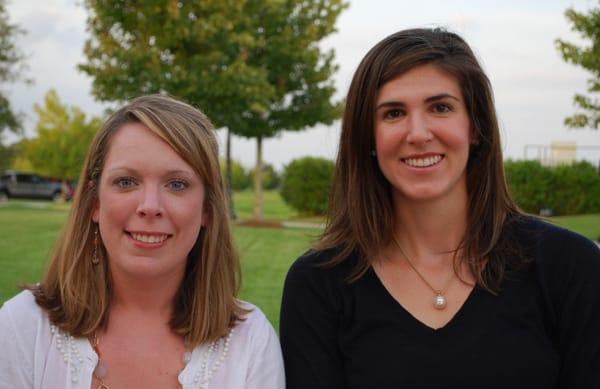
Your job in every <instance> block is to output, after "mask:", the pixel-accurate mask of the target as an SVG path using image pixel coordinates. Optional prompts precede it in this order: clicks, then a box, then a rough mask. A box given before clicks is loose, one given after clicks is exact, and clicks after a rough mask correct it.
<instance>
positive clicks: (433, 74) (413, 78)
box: [377, 64, 462, 103]
mask: <svg viewBox="0 0 600 389" xmlns="http://www.w3.org/2000/svg"><path fill="white" fill-rule="evenodd" d="M444 93H446V94H450V95H453V96H455V97H457V98H461V97H462V92H461V88H460V84H459V82H458V79H457V78H456V77H455V76H453V75H451V74H450V73H448V72H447V71H444V70H442V69H440V68H439V67H438V66H435V65H432V64H425V65H419V66H416V67H414V68H412V69H410V70H408V71H406V72H404V73H401V74H400V75H398V76H396V77H394V78H392V79H391V80H389V81H388V82H386V83H385V84H383V85H382V86H381V88H379V91H378V93H377V103H381V102H383V100H387V99H410V98H417V99H421V98H427V97H429V96H434V95H440V94H444Z"/></svg>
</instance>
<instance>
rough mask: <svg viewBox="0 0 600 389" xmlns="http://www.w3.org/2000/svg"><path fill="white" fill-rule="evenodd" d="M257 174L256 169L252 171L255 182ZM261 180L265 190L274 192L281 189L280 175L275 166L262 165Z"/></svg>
mask: <svg viewBox="0 0 600 389" xmlns="http://www.w3.org/2000/svg"><path fill="white" fill-rule="evenodd" d="M255 172H256V170H255V169H252V171H251V172H250V175H251V176H252V180H254V175H255ZM261 180H262V187H263V189H267V190H272V189H277V188H278V187H279V182H280V177H279V173H277V171H276V170H275V168H274V167H273V165H271V164H269V163H265V164H263V165H262V173H261Z"/></svg>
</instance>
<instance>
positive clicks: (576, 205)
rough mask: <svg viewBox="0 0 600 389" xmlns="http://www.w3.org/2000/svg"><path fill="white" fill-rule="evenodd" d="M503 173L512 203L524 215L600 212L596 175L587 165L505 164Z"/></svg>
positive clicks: (523, 162) (508, 162) (599, 187)
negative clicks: (521, 210) (504, 172)
mask: <svg viewBox="0 0 600 389" xmlns="http://www.w3.org/2000/svg"><path fill="white" fill-rule="evenodd" d="M504 170H505V171H506V179H507V181H508V186H509V188H510V192H511V194H512V196H513V199H514V200H515V202H516V203H517V204H518V205H519V207H521V208H522V209H523V210H525V211H526V212H530V213H535V214H539V213H545V212H549V213H551V214H553V215H576V214H582V213H598V212H600V174H599V173H600V172H599V171H598V169H597V168H596V167H594V166H593V165H592V164H590V163H589V162H577V163H574V164H572V165H561V166H556V167H548V166H542V165H541V164H540V163H539V162H538V161H511V160H508V161H506V162H505V163H504Z"/></svg>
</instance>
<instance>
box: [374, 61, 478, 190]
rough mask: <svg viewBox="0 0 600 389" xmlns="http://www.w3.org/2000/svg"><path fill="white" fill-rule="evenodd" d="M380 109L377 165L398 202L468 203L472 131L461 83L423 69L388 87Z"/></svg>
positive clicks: (379, 97)
mask: <svg viewBox="0 0 600 389" xmlns="http://www.w3.org/2000/svg"><path fill="white" fill-rule="evenodd" d="M375 107H376V108H375V120H374V123H375V148H376V153H377V162H378V163H379V167H380V169H381V171H382V172H383V174H384V176H385V177H386V178H387V180H388V181H389V182H390V184H391V185H392V186H393V188H394V195H395V197H396V198H398V197H399V198H400V199H402V200H403V201H406V200H409V201H429V200H435V199H441V198H445V199H447V200H451V201H452V200H464V199H466V196H467V192H466V166H467V160H468V157H469V145H470V142H471V129H470V127H471V126H470V120H469V116H468V113H467V108H466V105H465V102H464V100H463V96H462V93H461V89H460V86H459V84H458V82H457V80H456V79H455V78H454V77H452V76H450V75H448V74H447V73H445V72H442V71H440V70H439V69H438V68H436V67H435V66H433V65H429V64H427V65H422V66H418V67H415V68H413V69H411V70H409V71H408V72H406V73H404V74H402V75H400V76H399V77H397V78H395V79H393V80H391V81H389V82H387V83H386V84H384V85H383V86H382V87H381V89H380V90H379V94H378V95H377V100H376V105H375ZM463 197H464V198H463Z"/></svg>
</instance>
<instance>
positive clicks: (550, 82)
mask: <svg viewBox="0 0 600 389" xmlns="http://www.w3.org/2000/svg"><path fill="white" fill-rule="evenodd" d="M597 5H598V2H597V1H591V0H577V1H567V0H528V1H526V0H514V1H513V0H497V1H496V0H463V1H457V0H452V1H449V0H439V1H434V0H417V1H415V0H411V1H404V0H351V1H350V7H349V9H347V10H346V11H345V12H344V13H342V15H341V16H340V18H339V19H338V24H337V26H338V32H337V33H336V34H334V35H332V36H330V37H328V38H327V39H326V40H325V41H324V42H323V47H325V48H334V49H335V51H336V58H337V63H338V64H339V72H338V74H337V75H336V83H337V87H338V95H337V97H338V98H342V97H343V96H344V95H345V93H346V92H347V89H348V86H349V84H350V80H351V77H352V74H353V72H354V70H355V69H356V67H357V65H358V63H359V62H360V60H361V59H362V57H363V56H364V55H365V54H366V52H367V51H368V50H369V49H370V48H371V47H372V46H373V45H374V44H376V43H377V42H378V41H380V40H381V39H383V38H384V37H386V36H387V35H389V34H391V33H393V32H396V31H398V30H401V29H405V28H411V27H420V26H444V27H447V28H449V29H451V30H453V31H455V32H458V33H459V34H461V35H462V36H463V37H464V38H465V39H466V40H467V41H468V42H469V44H470V45H471V46H472V47H473V49H474V50H475V52H476V54H477V55H478V56H479V59H480V61H481V63H482V65H483V67H484V69H485V70H486V72H487V74H488V76H489V77H490V79H491V81H492V85H493V87H494V92H495V98H496V104H497V109H498V114H499V118H500V126H501V130H502V136H503V147H504V153H505V156H506V157H511V158H516V159H520V158H523V157H524V155H525V154H524V150H525V145H528V144H542V145H549V144H550V143H551V142H556V141H573V142H576V143H577V145H597V146H600V131H591V130H577V131H573V130H567V129H566V128H565V127H564V125H563V119H564V117H565V116H567V115H569V114H570V113H572V112H573V105H572V96H573V94H574V93H576V92H585V87H586V80H587V78H588V77H589V75H588V74H587V73H586V72H585V71H583V70H582V69H579V68H576V67H575V66H572V65H569V64H566V63H564V62H563V61H562V59H561V58H560V56H559V55H558V52H557V51H556V49H555V47H554V40H555V39H556V38H558V37H560V38H565V39H567V40H571V41H574V42H581V40H580V38H579V37H578V35H576V34H575V33H573V32H571V31H570V29H569V26H568V25H567V22H566V19H565V17H564V11H565V9H566V8H568V7H574V8H575V9H576V10H580V11H585V10H588V9H590V8H592V7H594V6H597ZM8 12H9V15H10V18H11V21H12V22H16V23H18V24H20V25H21V27H23V28H24V29H25V30H27V34H26V35H24V36H23V37H20V38H19V44H20V45H21V46H22V47H23V49H24V51H25V53H26V54H27V55H28V57H29V71H28V75H29V76H30V77H32V78H33V79H34V84H33V85H31V86H26V85H23V84H15V85H12V86H9V90H10V99H11V101H12V104H13V105H14V106H15V108H16V109H17V110H20V111H21V112H23V113H24V114H25V115H26V127H27V134H28V135H29V136H31V135H33V132H32V128H33V126H34V125H35V121H36V117H35V114H34V113H33V105H34V104H35V103H41V102H42V101H43V97H44V95H45V93H46V92H47V91H48V90H49V89H51V88H55V89H56V90H57V91H58V95H59V96H60V98H61V100H62V101H63V102H64V103H67V104H69V105H76V106H78V107H80V108H82V109H83V110H84V111H85V112H87V113H89V114H95V115H100V114H102V111H103V108H104V106H103V105H101V104H99V103H97V102H96V101H95V100H94V98H93V96H92V95H91V79H89V78H88V77H87V76H85V75H84V74H83V73H81V72H79V71H78V70H77V68H76V66H77V64H78V63H81V62H83V61H84V57H83V54H82V48H83V43H84V41H85V39H86V34H87V33H86V29H85V19H86V12H85V9H84V8H83V6H81V5H79V4H78V2H77V1H73V0H44V1H40V0H9V4H8ZM219 136H220V138H221V139H222V142H223V134H219ZM338 137H339V122H338V123H335V124H334V125H332V126H329V127H325V126H317V127H315V128H313V129H308V130H306V131H302V132H296V133H289V132H284V133H282V134H281V135H280V136H278V137H276V138H273V139H269V140H267V141H266V142H265V143H264V149H263V150H264V159H265V161H266V162H269V163H272V164H274V165H275V166H276V167H277V168H281V167H282V166H283V165H284V164H286V163H288V162H289V161H290V160H292V159H294V158H298V157H302V156H306V155H317V156H324V157H326V158H330V159H333V158H334V157H335V154H336V151H337V142H338ZM222 144H223V143H222ZM232 152H233V155H234V158H236V159H238V160H240V161H241V162H242V163H243V164H244V165H246V166H252V165H253V164H254V161H255V142H254V141H252V140H246V139H243V138H234V141H233V148H232ZM528 156H529V157H535V156H536V153H535V151H533V150H530V151H529V153H528ZM578 157H579V158H586V159H589V160H592V161H594V162H596V163H598V162H599V161H600V150H596V151H589V152H579V153H578Z"/></svg>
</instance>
